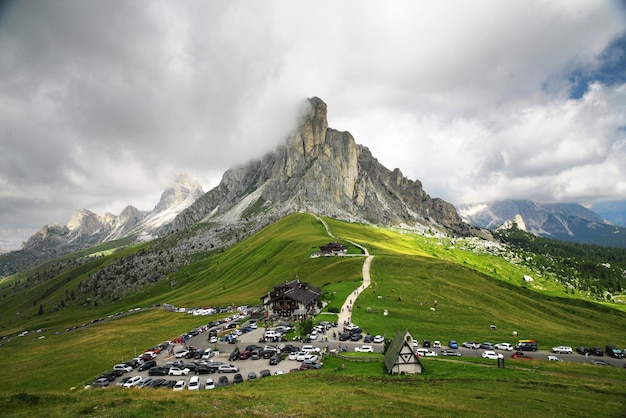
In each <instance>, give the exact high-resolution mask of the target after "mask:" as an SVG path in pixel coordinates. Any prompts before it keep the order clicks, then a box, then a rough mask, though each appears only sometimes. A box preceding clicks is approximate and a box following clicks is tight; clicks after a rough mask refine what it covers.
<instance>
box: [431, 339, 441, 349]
mask: <svg viewBox="0 0 626 418" xmlns="http://www.w3.org/2000/svg"><path fill="white" fill-rule="evenodd" d="M433 348H441V341H439V340H435V341H434V342H433Z"/></svg>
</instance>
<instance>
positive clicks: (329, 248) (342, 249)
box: [311, 241, 348, 258]
mask: <svg viewBox="0 0 626 418" xmlns="http://www.w3.org/2000/svg"><path fill="white" fill-rule="evenodd" d="M346 254H348V246H346V245H343V244H340V243H338V242H337V241H332V242H329V243H328V244H325V245H322V246H321V247H320V250H319V251H316V252H314V253H312V254H311V258H317V257H322V256H324V257H329V256H332V255H346Z"/></svg>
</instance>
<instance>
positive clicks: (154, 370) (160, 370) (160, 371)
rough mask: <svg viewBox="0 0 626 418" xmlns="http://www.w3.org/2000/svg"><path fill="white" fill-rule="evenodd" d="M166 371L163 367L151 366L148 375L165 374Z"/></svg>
mask: <svg viewBox="0 0 626 418" xmlns="http://www.w3.org/2000/svg"><path fill="white" fill-rule="evenodd" d="M168 371H169V369H166V368H165V367H151V368H150V370H148V376H166V375H167V372H168Z"/></svg>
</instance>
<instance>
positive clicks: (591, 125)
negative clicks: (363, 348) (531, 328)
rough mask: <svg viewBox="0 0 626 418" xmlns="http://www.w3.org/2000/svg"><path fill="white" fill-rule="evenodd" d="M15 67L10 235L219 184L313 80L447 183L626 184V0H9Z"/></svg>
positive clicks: (573, 196)
mask: <svg viewBox="0 0 626 418" xmlns="http://www.w3.org/2000/svg"><path fill="white" fill-rule="evenodd" d="M0 74H2V75H1V76H0V250H3V249H5V250H6V249H16V248H18V247H19V245H20V244H21V242H22V241H24V240H26V239H27V238H28V237H29V236H30V235H32V234H33V233H35V232H36V231H38V230H39V229H40V228H41V227H42V226H44V225H46V224H48V225H51V224H55V223H59V224H66V223H67V222H68V221H69V219H70V218H71V216H72V214H73V213H74V212H75V211H77V210H79V209H82V208H87V209H90V210H93V211H94V212H96V213H98V214H100V215H104V213H106V212H111V213H114V214H119V213H120V211H121V210H122V209H123V208H124V207H125V206H126V205H129V204H131V205H134V206H136V207H137V208H139V209H142V210H151V209H152V208H153V207H154V206H155V205H156V203H157V202H158V200H159V197H160V194H161V192H162V191H163V190H164V189H165V188H166V187H168V186H169V185H171V184H172V182H173V180H174V178H175V176H176V175H177V174H179V173H187V174H189V175H190V176H191V177H192V178H194V179H196V180H197V181H199V182H200V183H201V184H202V185H203V188H204V190H205V191H208V190H210V189H211V188H212V187H215V186H216V185H217V184H218V183H219V180H220V179H221V176H222V174H223V173H224V171H225V170H227V169H228V168H230V167H233V166H236V165H238V164H242V163H245V162H246V161H248V160H250V159H253V158H257V157H260V156H262V155H263V154H264V153H266V152H268V151H271V150H273V149H275V148H276V147H277V146H278V145H279V144H281V143H282V142H283V141H284V140H285V139H286V137H287V135H288V134H289V132H291V131H292V129H293V128H294V127H295V123H296V115H297V111H298V109H299V108H300V106H301V104H302V102H303V101H304V100H305V99H306V98H308V97H313V96H317V97H320V98H321V99H322V100H324V102H326V104H327V105H328V119H329V126H330V127H332V128H334V129H338V130H340V131H349V132H350V133H351V134H352V135H353V137H354V138H355V141H356V142H357V143H359V144H362V145H364V146H367V147H368V148H369V149H370V151H371V152H372V154H373V155H374V157H376V158H377V159H378V160H379V161H380V162H381V163H382V164H383V165H385V166H386V167H387V168H389V169H394V168H399V169H400V170H401V171H402V173H403V174H404V175H405V176H407V177H408V178H410V179H412V180H419V181H421V182H422V184H423V186H424V189H425V191H426V192H427V193H428V194H429V195H430V196H431V197H440V198H443V199H445V200H447V201H449V202H451V203H454V204H460V203H469V202H485V201H492V200H497V199H507V198H515V199H530V200H535V201H541V202H579V203H585V204H589V203H594V202H599V201H610V200H624V199H626V6H625V2H624V1H617V0H615V1H611V0H555V1H544V0H507V1H500V0H475V1H471V2H468V1H463V0H459V1H451V0H442V1H437V2H429V1H413V2H409V1H368V0H358V1H341V2H337V1H325V0H316V1H297V2H294V1H288V0H282V1H267V0H261V1H254V2H253V1H239V0H230V1H210V0H206V1H205V0H202V1H191V0H180V1H170V0H107V1H84V0H55V1H43V2H42V1H35V0H25V1H19V0H18V1H14V0H13V1H11V0H9V1H0Z"/></svg>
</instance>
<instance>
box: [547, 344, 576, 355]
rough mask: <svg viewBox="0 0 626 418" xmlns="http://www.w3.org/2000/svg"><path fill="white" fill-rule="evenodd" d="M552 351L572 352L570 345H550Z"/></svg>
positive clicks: (560, 352) (558, 352) (559, 352)
mask: <svg viewBox="0 0 626 418" xmlns="http://www.w3.org/2000/svg"><path fill="white" fill-rule="evenodd" d="M552 352H553V353H555V354H572V352H573V350H572V347H568V346H566V345H560V346H558V347H552Z"/></svg>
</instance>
